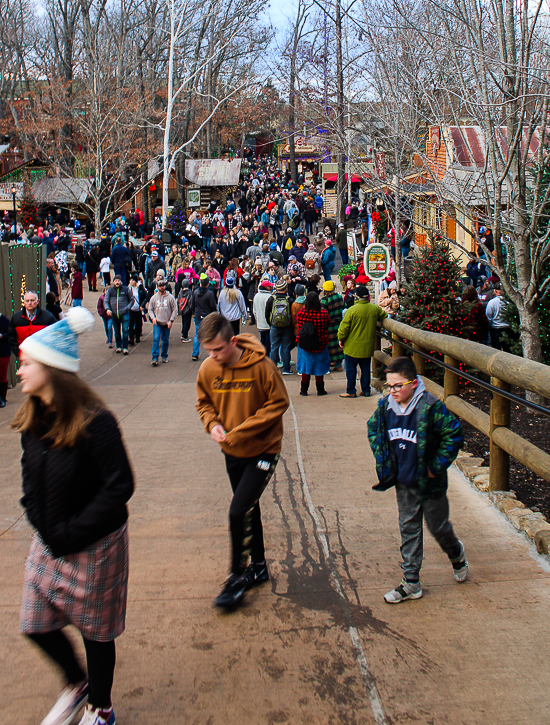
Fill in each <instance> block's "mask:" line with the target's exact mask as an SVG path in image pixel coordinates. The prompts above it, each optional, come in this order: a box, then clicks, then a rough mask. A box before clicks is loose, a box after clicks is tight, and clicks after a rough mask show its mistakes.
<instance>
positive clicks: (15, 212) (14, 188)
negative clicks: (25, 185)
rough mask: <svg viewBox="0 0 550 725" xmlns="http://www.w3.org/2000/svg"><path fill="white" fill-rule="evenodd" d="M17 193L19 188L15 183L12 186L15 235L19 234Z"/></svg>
mask: <svg viewBox="0 0 550 725" xmlns="http://www.w3.org/2000/svg"><path fill="white" fill-rule="evenodd" d="M16 193H17V188H16V186H15V184H14V185H13V186H12V187H11V195H12V197H13V233H14V234H15V236H17V209H16V207H15V194H16Z"/></svg>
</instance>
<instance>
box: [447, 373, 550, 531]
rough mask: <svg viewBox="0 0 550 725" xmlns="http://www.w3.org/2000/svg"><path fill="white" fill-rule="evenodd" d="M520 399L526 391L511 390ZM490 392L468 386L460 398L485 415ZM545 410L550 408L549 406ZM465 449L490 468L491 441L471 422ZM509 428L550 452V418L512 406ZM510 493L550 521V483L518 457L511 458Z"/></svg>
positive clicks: (465, 439) (465, 430) (475, 386)
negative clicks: (523, 464)
mask: <svg viewBox="0 0 550 725" xmlns="http://www.w3.org/2000/svg"><path fill="white" fill-rule="evenodd" d="M510 392H512V393H514V395H517V396H518V397H525V394H524V391H522V390H519V389H517V388H512V390H511V391H510ZM490 395H491V394H490V392H489V391H488V390H484V389H483V388H480V387H478V386H477V385H474V384H469V385H467V386H466V387H464V388H461V391H460V397H461V398H463V399H464V400H466V401H468V402H469V403H471V404H472V405H475V406H476V407H477V408H480V409H481V410H483V411H484V412H485V413H488V412H489V406H490V400H491V398H490ZM546 407H549V406H548V405H547V406H546ZM462 427H463V430H464V449H465V450H466V451H468V452H469V453H471V454H472V455H473V456H476V457H477V458H483V461H484V465H486V466H488V465H489V439H488V438H487V437H486V436H485V435H483V433H480V432H479V431H478V430H477V429H476V428H474V427H473V426H471V425H470V424H469V423H466V422H465V421H462ZM510 429H511V430H512V431H513V432H514V433H517V434H518V435H520V436H521V437H522V438H524V439H525V440H528V441H530V442H531V443H533V444H534V445H536V446H538V447H539V448H541V449H542V450H543V451H546V452H547V453H550V419H549V418H548V417H546V416H539V415H537V414H535V413H533V412H530V410H529V409H528V408H526V407H524V406H523V405H516V404H515V403H511V410H510ZM510 490H511V491H514V492H515V493H516V496H517V497H518V499H519V500H520V501H521V502H522V503H524V504H525V505H526V506H527V507H529V508H530V509H534V510H537V511H540V512H541V513H542V514H543V516H545V517H546V519H548V521H550V483H548V482H547V481H545V480H544V479H542V478H539V477H538V476H537V475H536V474H535V473H533V472H532V471H530V470H529V469H528V468H525V466H522V465H521V463H519V462H518V461H516V459H515V458H512V457H510Z"/></svg>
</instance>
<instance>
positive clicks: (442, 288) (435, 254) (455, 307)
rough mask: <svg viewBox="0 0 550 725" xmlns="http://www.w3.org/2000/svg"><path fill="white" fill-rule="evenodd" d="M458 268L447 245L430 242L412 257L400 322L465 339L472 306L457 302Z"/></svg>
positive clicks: (461, 286)
mask: <svg viewBox="0 0 550 725" xmlns="http://www.w3.org/2000/svg"><path fill="white" fill-rule="evenodd" d="M460 278H461V272H460V265H459V263H458V262H457V260H456V259H455V258H454V256H453V254H452V252H451V249H450V247H449V244H448V242H446V241H444V240H441V239H433V240H431V241H430V242H429V243H428V244H427V245H426V246H424V247H419V254H417V255H416V256H415V257H413V261H412V264H411V278H410V282H405V283H404V284H403V286H404V288H405V294H404V295H403V296H402V298H401V310H400V312H399V321H400V322H404V323H405V324H407V325H410V326H411V327H416V328H418V329H420V330H429V331H430V332H438V333H441V334H444V335H454V336H455V337H467V336H468V332H469V330H470V327H469V326H468V325H467V324H466V320H467V317H468V314H469V313H470V311H471V309H472V306H473V305H472V304H471V303H465V302H458V301H457V297H459V296H460V294H461V292H462V288H463V285H462V283H461V279H460Z"/></svg>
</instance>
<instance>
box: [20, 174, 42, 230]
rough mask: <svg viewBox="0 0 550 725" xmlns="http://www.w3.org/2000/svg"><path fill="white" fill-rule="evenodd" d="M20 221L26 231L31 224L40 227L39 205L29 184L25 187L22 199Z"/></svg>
mask: <svg viewBox="0 0 550 725" xmlns="http://www.w3.org/2000/svg"><path fill="white" fill-rule="evenodd" d="M19 221H20V222H21V224H22V225H23V228H24V229H28V228H29V227H30V225H31V224H34V226H35V227H36V226H38V224H39V222H40V219H39V218H38V205H37V203H36V201H35V200H34V196H33V195H32V193H31V190H30V188H29V186H28V184H25V185H24V187H23V196H22V198H21V208H20V211H19Z"/></svg>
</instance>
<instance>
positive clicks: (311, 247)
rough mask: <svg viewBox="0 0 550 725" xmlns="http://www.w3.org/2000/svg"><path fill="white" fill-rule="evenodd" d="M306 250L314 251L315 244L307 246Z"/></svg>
mask: <svg viewBox="0 0 550 725" xmlns="http://www.w3.org/2000/svg"><path fill="white" fill-rule="evenodd" d="M307 248H308V249H310V250H311V251H312V252H313V251H314V249H315V244H308V245H307Z"/></svg>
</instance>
